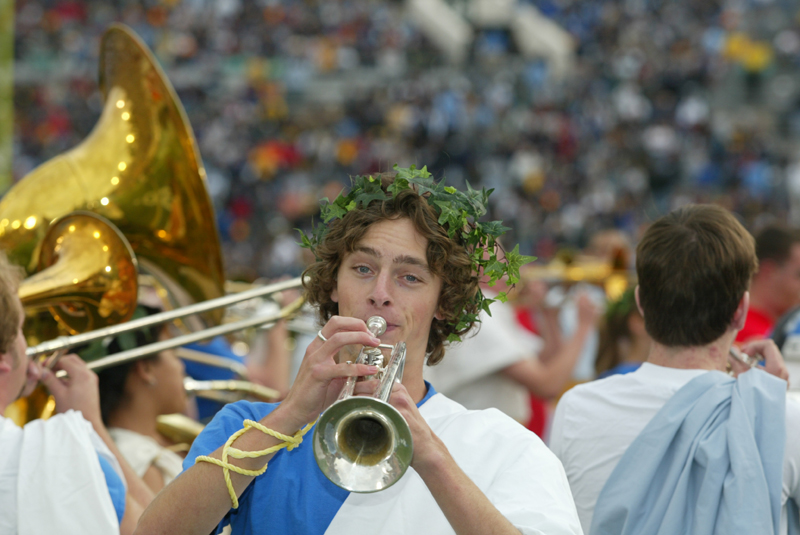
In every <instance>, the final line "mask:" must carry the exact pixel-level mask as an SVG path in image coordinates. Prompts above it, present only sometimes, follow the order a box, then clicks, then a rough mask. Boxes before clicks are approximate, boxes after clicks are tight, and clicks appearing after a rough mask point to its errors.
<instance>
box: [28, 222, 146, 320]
mask: <svg viewBox="0 0 800 535" xmlns="http://www.w3.org/2000/svg"><path fill="white" fill-rule="evenodd" d="M40 251H41V252H40V255H39V271H38V272H37V273H36V274H35V275H32V276H31V277H28V278H27V279H25V280H24V281H23V282H22V284H21V285H20V288H19V297H20V300H21V301H22V304H23V306H24V307H25V308H26V309H36V308H40V307H47V308H48V309H49V310H50V313H51V314H52V315H53V317H54V318H55V319H56V320H57V321H58V323H59V324H60V325H61V326H62V327H63V328H64V329H66V330H67V331H68V332H69V333H70V334H77V333H81V332H86V331H89V330H93V329H99V328H102V327H106V326H109V325H115V324H117V323H122V322H125V321H128V320H130V319H131V318H132V317H133V313H134V311H135V310H136V296H137V292H138V286H139V285H138V277H137V263H136V256H135V255H134V253H133V251H132V250H131V246H130V245H129V244H128V241H127V240H126V239H125V237H124V236H123V235H122V233H120V232H119V230H117V228H116V227H115V226H114V225H113V224H112V223H111V222H109V221H107V220H106V219H104V218H102V217H100V216H98V215H96V214H92V213H89V212H75V213H72V214H69V215H67V216H64V217H62V218H60V219H58V220H57V221H55V222H53V223H52V224H51V225H50V226H49V227H48V229H47V233H46V234H45V236H44V239H43V240H42V243H41V247H40Z"/></svg>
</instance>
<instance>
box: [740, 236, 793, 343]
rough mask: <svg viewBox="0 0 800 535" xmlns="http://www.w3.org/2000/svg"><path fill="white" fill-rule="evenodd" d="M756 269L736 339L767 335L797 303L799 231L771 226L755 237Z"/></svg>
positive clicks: (742, 339) (750, 338) (745, 339)
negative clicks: (746, 309)
mask: <svg viewBox="0 0 800 535" xmlns="http://www.w3.org/2000/svg"><path fill="white" fill-rule="evenodd" d="M756 255H757V256H758V272H757V273H756V274H755V275H754V276H753V281H752V283H751V284H750V308H749V310H748V312H747V319H746V321H745V325H744V328H743V329H742V330H741V331H739V333H738V334H737V336H736V341H737V342H747V341H750V340H755V339H759V338H765V337H767V336H768V335H769V334H770V333H771V332H772V328H773V327H774V326H775V322H776V321H778V318H780V317H781V316H783V314H785V313H786V312H787V311H789V310H790V309H791V308H793V307H795V306H797V305H799V304H800V233H798V232H797V231H795V230H791V229H787V228H783V227H777V226H770V227H767V228H765V229H763V230H762V231H761V232H759V233H758V235H757V236H756Z"/></svg>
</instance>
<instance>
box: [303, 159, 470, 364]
mask: <svg viewBox="0 0 800 535" xmlns="http://www.w3.org/2000/svg"><path fill="white" fill-rule="evenodd" d="M394 177H395V174H394V173H381V174H380V175H376V178H380V180H381V188H382V189H383V191H384V192H386V194H387V196H389V199H388V200H385V201H378V200H376V201H372V202H371V203H369V205H368V206H367V207H366V208H364V209H359V210H352V211H350V212H348V213H347V214H346V215H345V216H344V217H342V218H341V219H336V220H334V221H332V222H331V223H330V227H329V229H328V232H327V233H326V234H325V237H324V238H323V239H322V241H321V242H320V243H319V245H318V246H317V247H316V248H315V249H314V255H315V256H316V257H317V261H316V262H314V263H313V264H312V265H311V266H309V267H308V268H307V269H306V270H305V273H304V275H305V277H304V281H303V286H304V288H305V290H306V297H307V298H308V301H309V302H310V303H312V304H314V305H318V306H319V318H320V321H321V322H323V323H324V322H326V321H328V320H329V319H330V318H331V317H332V316H334V315H336V314H338V313H339V305H338V303H336V302H334V301H333V300H332V299H331V294H332V292H333V290H334V289H335V288H336V279H337V275H338V272H339V266H340V265H341V263H342V260H343V258H344V256H345V255H346V254H348V253H352V252H353V251H355V248H356V246H357V245H358V243H359V241H361V239H362V238H363V237H364V235H365V234H366V233H367V231H368V230H369V227H370V226H371V225H373V224H374V223H378V222H380V221H385V220H392V219H401V218H404V217H406V218H408V219H410V220H411V222H412V223H413V224H414V228H416V230H417V232H419V233H420V235H422V237H424V238H425V239H427V240H428V250H427V261H428V267H429V268H430V270H431V273H433V274H434V275H436V276H438V277H439V278H441V280H442V290H441V294H440V295H439V305H438V309H437V312H438V313H439V315H440V316H441V317H442V319H441V320H439V319H436V318H434V320H433V323H432V324H431V331H430V335H429V336H428V345H427V347H426V351H427V353H428V359H427V363H428V365H429V366H433V365H434V364H437V363H439V362H440V361H441V360H442V358H443V357H444V351H445V342H446V340H447V338H448V336H450V335H451V334H456V335H458V336H461V335H463V334H465V333H466V332H467V331H469V330H470V328H472V322H470V323H469V324H468V325H467V326H466V327H463V325H462V328H461V329H457V328H456V325H457V323H458V321H459V318H460V317H461V315H462V313H463V312H467V313H469V314H477V312H478V310H477V305H476V304H475V302H474V296H475V294H476V292H477V291H478V275H477V274H476V273H475V272H474V270H473V268H472V260H471V259H470V251H469V250H468V249H467V247H466V246H465V244H464V243H462V242H461V239H460V236H459V235H458V233H456V236H455V237H454V238H450V237H449V236H448V234H447V228H446V227H444V226H442V225H440V224H439V221H438V219H439V218H438V215H437V214H436V211H435V209H434V208H433V207H432V206H430V205H429V204H428V202H427V200H426V199H425V198H424V197H423V196H420V195H419V194H418V193H417V192H416V191H414V190H404V191H401V192H400V193H399V194H398V195H397V196H396V197H393V196H392V195H391V193H389V191H388V189H387V188H388V187H389V186H390V185H391V184H392V182H394Z"/></svg>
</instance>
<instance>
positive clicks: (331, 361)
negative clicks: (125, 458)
mask: <svg viewBox="0 0 800 535" xmlns="http://www.w3.org/2000/svg"><path fill="white" fill-rule="evenodd" d="M322 332H323V335H324V336H325V337H326V338H327V342H324V343H323V342H322V340H320V339H319V338H317V339H315V340H314V342H312V343H311V345H309V347H308V349H307V350H306V355H305V358H304V360H303V364H302V365H301V367H300V371H299V373H298V375H297V379H296V380H295V382H294V384H293V385H292V388H291V389H290V390H289V394H288V395H287V396H286V399H285V400H284V401H283V403H281V404H280V405H279V406H278V407H277V408H276V409H275V410H274V411H273V412H271V413H270V414H269V415H267V416H266V417H264V418H263V419H261V420H260V422H259V423H261V424H262V425H264V426H266V427H268V428H270V429H272V430H274V431H278V432H279V433H282V434H285V435H293V434H295V433H296V432H297V431H298V430H300V429H302V428H303V426H305V425H306V424H308V423H309V422H312V421H314V420H315V419H316V418H317V416H319V414H320V412H322V411H323V410H324V409H325V408H326V407H328V406H329V405H330V404H331V403H332V402H333V401H335V399H336V397H337V395H338V393H339V390H341V387H342V384H343V382H344V379H345V378H346V377H350V376H361V375H369V374H374V373H375V372H376V371H377V369H376V368H375V367H373V366H366V365H363V364H359V365H356V364H348V363H342V364H339V363H337V362H336V355H337V354H338V352H339V350H340V349H342V348H343V347H344V346H346V345H354V344H359V345H369V346H377V345H378V344H379V343H380V342H379V340H378V339H377V338H373V337H372V335H371V334H370V333H369V331H368V330H367V328H366V325H365V324H364V322H363V321H361V320H358V319H355V318H344V317H339V316H334V317H333V318H331V320H330V321H329V322H328V323H327V324H326V325H325V327H323V329H322ZM280 442H281V441H280V440H278V439H276V438H273V437H271V436H269V435H266V434H264V433H262V432H260V431H258V430H254V429H250V430H248V431H247V432H245V433H244V434H242V435H241V436H240V437H239V438H238V439H236V441H235V442H234V443H233V446H234V447H235V448H237V449H240V450H243V451H258V450H264V449H267V448H269V447H271V446H275V445H278V444H279V443H280ZM210 456H211V457H214V458H217V459H221V458H222V444H220V447H219V448H217V449H216V450H215V451H214V452H213V453H210ZM273 456H274V454H272V455H269V456H264V457H258V458H254V459H241V460H239V459H230V458H229V462H231V463H232V464H234V465H236V466H239V467H241V468H244V469H247V470H259V469H261V468H263V467H264V465H265V464H266V463H267V462H268V461H269V460H270V459H271V458H272V457H273ZM230 475H231V482H232V484H233V488H234V491H235V493H236V495H237V496H241V495H242V493H243V492H244V491H245V489H246V488H247V486H248V485H249V484H250V483H251V482H252V481H253V479H254V478H253V477H250V476H245V475H240V474H237V473H235V472H231V474H230ZM263 477H269V470H268V471H267V473H266V474H265V475H264V476H263ZM230 509H231V498H230V496H229V494H228V487H227V485H226V483H225V480H224V479H223V473H222V469H221V468H220V467H218V466H216V465H213V464H209V463H197V464H195V465H194V466H192V467H191V468H189V469H188V470H186V471H185V472H184V473H182V474H181V475H180V476H179V477H178V478H176V479H175V480H174V481H173V482H172V483H170V484H169V485H168V486H167V487H166V488H164V490H162V491H161V492H160V493H159V495H158V496H157V497H156V499H155V500H153V502H152V503H151V504H150V507H148V508H147V510H146V511H145V512H144V514H143V515H142V518H141V520H140V522H139V526H138V527H137V531H136V533H142V534H148V535H149V534H158V533H164V534H181V533H209V532H211V531H212V530H213V529H214V527H215V526H217V525H218V524H219V522H220V521H221V520H222V518H223V517H224V516H225V515H226V514H227V512H228V511H229V510H230Z"/></svg>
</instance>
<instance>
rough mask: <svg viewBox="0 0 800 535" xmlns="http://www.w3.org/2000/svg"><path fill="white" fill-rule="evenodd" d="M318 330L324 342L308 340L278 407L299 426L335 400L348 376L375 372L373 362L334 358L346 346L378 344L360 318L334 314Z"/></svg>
mask: <svg viewBox="0 0 800 535" xmlns="http://www.w3.org/2000/svg"><path fill="white" fill-rule="evenodd" d="M321 332H322V335H323V336H324V337H325V338H326V339H327V341H326V342H323V341H322V340H321V339H320V338H319V337H317V338H315V339H314V341H313V342H311V344H309V346H308V349H306V354H305V357H304V358H303V363H302V364H301V365H300V370H299V371H298V373H297V378H296V379H295V381H294V384H293V385H292V388H291V389H290V390H289V393H288V394H287V396H286V399H284V401H283V403H281V406H280V408H279V409H280V410H281V411H282V412H284V411H285V414H286V415H287V416H289V417H290V418H291V419H292V420H293V421H294V422H295V423H296V424H297V428H298V429H299V428H301V427H303V426H304V425H306V424H307V423H309V422H312V421H314V420H315V419H316V418H317V417H318V416H319V415H320V413H321V412H322V411H324V410H325V409H326V408H328V407H329V406H330V405H331V404H332V403H333V402H334V401H336V398H337V397H338V395H339V392H340V391H341V389H342V386H343V385H344V382H345V380H346V378H347V377H360V376H363V375H372V374H374V373H376V372H377V368H376V367H375V366H367V365H366V364H355V363H349V364H348V363H347V362H342V363H338V362H337V360H336V356H337V355H338V353H339V351H340V350H341V349H342V348H343V347H345V346H348V345H365V346H370V347H376V346H377V345H378V344H380V340H379V339H377V338H374V337H373V336H372V334H370V332H369V330H367V325H366V324H365V323H364V322H363V321H362V320H360V319H358V318H348V317H342V316H333V317H332V318H331V319H330V320H329V321H328V323H326V324H325V326H324V327H323V328H322V330H321ZM353 359H355V357H353Z"/></svg>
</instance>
